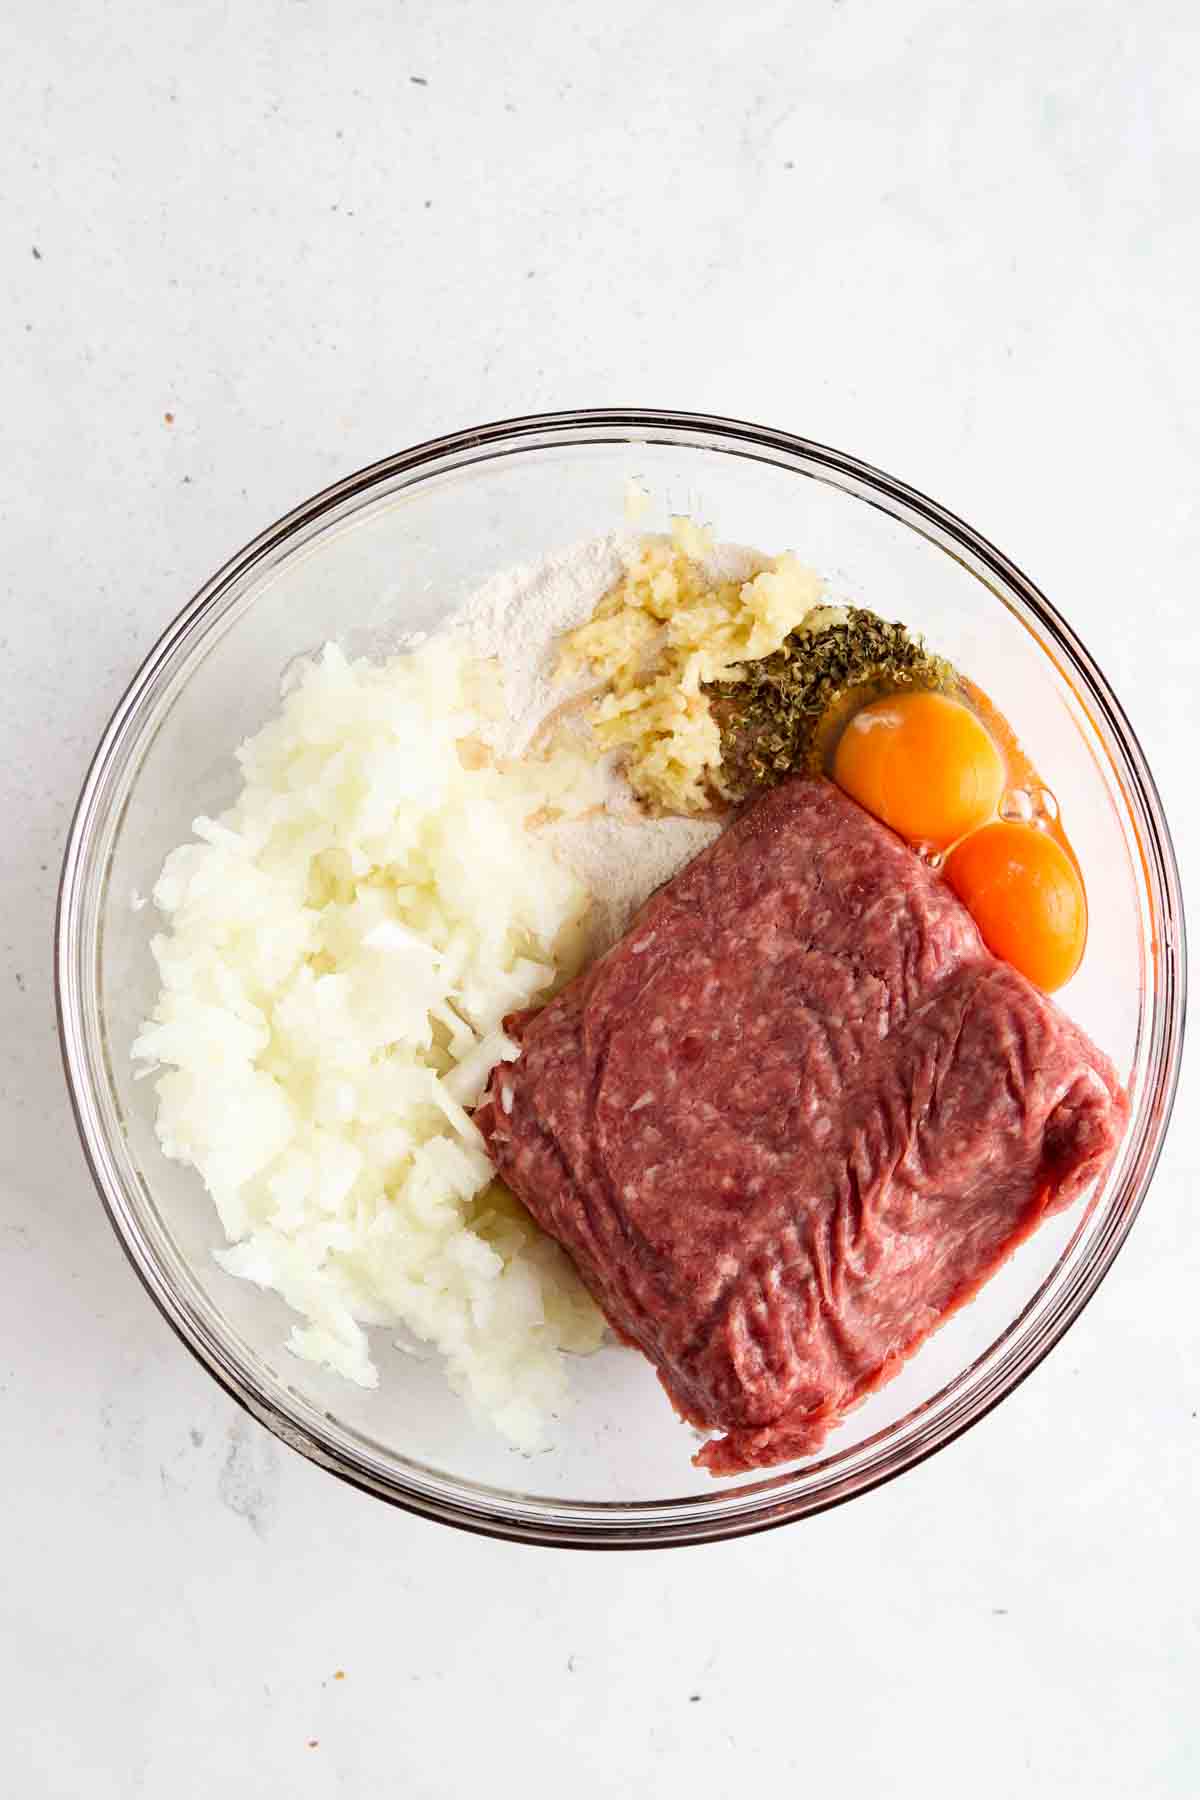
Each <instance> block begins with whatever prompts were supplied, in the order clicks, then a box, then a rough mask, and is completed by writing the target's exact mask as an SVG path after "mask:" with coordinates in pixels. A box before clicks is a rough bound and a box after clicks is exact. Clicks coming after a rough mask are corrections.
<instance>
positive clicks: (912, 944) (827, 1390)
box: [476, 778, 1128, 1474]
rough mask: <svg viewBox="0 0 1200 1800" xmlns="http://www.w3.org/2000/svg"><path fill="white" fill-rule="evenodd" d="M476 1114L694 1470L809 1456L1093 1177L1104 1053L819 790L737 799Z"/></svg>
mask: <svg viewBox="0 0 1200 1800" xmlns="http://www.w3.org/2000/svg"><path fill="white" fill-rule="evenodd" d="M508 1029H509V1030H510V1031H511V1032H512V1033H513V1034H514V1035H515V1036H516V1038H517V1039H518V1041H519V1042H520V1045H521V1055H520V1057H519V1059H518V1060H517V1061H516V1062H514V1063H506V1064H501V1065H500V1066H499V1067H498V1068H497V1070H496V1072H495V1074H494V1076H493V1079H492V1083H491V1088H490V1090H489V1094H488V1096H487V1097H486V1099H485V1102H484V1104H483V1105H482V1106H481V1107H480V1109H479V1112H478V1113H477V1115H476V1118H477V1122H478V1124H479V1125H480V1127H481V1129H482V1130H483V1132H484V1135H485V1137H486V1139H487V1142H488V1145H489V1148H490V1150H491V1153H492V1156H493V1157H494V1159H495V1161H496V1164H497V1166H498V1168H499V1170H500V1173H501V1174H502V1175H503V1177H504V1179H505V1180H506V1181H507V1182H508V1183H509V1185H510V1186H511V1187H512V1188H513V1190H514V1191H515V1192H516V1193H517V1194H518V1195H519V1196H520V1198H521V1199H522V1200H523V1201H524V1203H525V1205H526V1206H527V1207H528V1208H529V1210H530V1212H531V1213H532V1214H533V1215H534V1217H535V1218H536V1219H537V1220H538V1222H539V1223H540V1224H541V1225H542V1226H543V1227H544V1228H545V1229H546V1230H547V1231H548V1232H550V1233H551V1234H552V1235H553V1236H554V1237H556V1238H557V1239H558V1240H559V1242H560V1243H561V1244H563V1245H564V1246H565V1248H566V1249H567V1250H568V1252H569V1253H570V1255H571V1256H572V1257H573V1258H574V1261H575V1263H576V1264H577V1266H578V1268H579V1270H580V1273H581V1274H582V1276H583V1278H584V1280H585V1281H586V1282H587V1284H588V1286H589V1287H590V1288H591V1290H592V1292H593V1294H594V1295H595V1296H596V1298H597V1300H598V1301H599V1303H600V1305H601V1306H602V1307H603V1308H604V1311H605V1313H606V1314H607V1316H608V1318H609V1320H610V1322H611V1323H612V1325H613V1326H614V1327H615V1329H616V1330H617V1332H618V1333H619V1334H620V1335H621V1336H622V1337H623V1338H625V1339H627V1340H628V1341H630V1342H631V1343H634V1344H636V1345H638V1346H640V1348H641V1349H642V1350H644V1351H645V1353H646V1355H647V1356H649V1357H650V1358H651V1360H652V1361H653V1362H654V1364H655V1365H656V1367H657V1369H658V1371H659V1375H660V1377H661V1379H662V1382H663V1385H664V1387H665V1388H666V1390H667V1393H668V1394H669V1395H670V1397H671V1400H672V1401H673V1403H674V1405H675V1407H676V1408H677V1410H678V1411H679V1412H680V1413H681V1414H682V1415H683V1417H684V1418H686V1419H689V1420H691V1421H692V1422H693V1423H694V1424H696V1425H698V1426H701V1427H703V1428H705V1429H708V1430H712V1431H715V1432H720V1433H723V1435H722V1436H720V1437H716V1438H713V1439H712V1440H711V1441H710V1442H709V1443H707V1444H706V1445H705V1447H704V1448H703V1450H702V1451H701V1452H700V1454H699V1456H698V1457H697V1459H696V1460H697V1461H698V1462H699V1463H700V1464H702V1465H703V1466H705V1467H707V1468H709V1469H711V1470H712V1471H713V1472H714V1473H718V1474H730V1473H736V1472H738V1471H741V1470H745V1469H751V1468H757V1467H760V1466H763V1465H767V1464H771V1463H777V1462H782V1461H786V1460H788V1459H790V1458H792V1457H796V1456H802V1455H806V1454H809V1453H811V1452H812V1451H814V1450H816V1449H817V1448H818V1447H819V1445H820V1444H821V1442H822V1440H823V1439H824V1438H825V1436H826V1434H827V1433H828V1431H829V1430H830V1429H831V1427H833V1426H834V1425H836V1424H837V1423H838V1422H839V1420H840V1419H841V1418H842V1416H843V1415H844V1413H845V1412H846V1410H847V1409H848V1408H849V1407H851V1406H853V1405H854V1404H855V1403H856V1402H857V1401H858V1400H860V1399H862V1398H863V1397H864V1395H866V1394H867V1393H869V1392H870V1391H871V1390H872V1389H874V1388H877V1387H878V1386H879V1385H880V1384H881V1383H882V1382H885V1381H887V1380H888V1379H889V1377H890V1376H891V1375H893V1374H894V1373H895V1372H896V1370H897V1369H898V1368H899V1366H900V1364H901V1363H902V1362H903V1361H904V1360H905V1359H906V1358H907V1357H908V1356H910V1355H911V1354H912V1353H913V1351H914V1350H916V1348H917V1347H918V1345H919V1344H920V1343H921V1342H922V1340H923V1339H924V1338H926V1337H927V1336H928V1335H929V1333H930V1332H931V1331H932V1330H934V1329H935V1327H936V1326H937V1325H939V1324H940V1323H941V1322H942V1320H944V1319H945V1318H946V1317H947V1316H948V1315H949V1314H950V1313H951V1312H953V1311H954V1310H955V1309H956V1308H957V1307H959V1306H961V1305H962V1304H963V1302H964V1301H966V1300H969V1299H970V1298H971V1296H972V1295H973V1294H974V1293H975V1292H976V1291H977V1290H978V1289H979V1287H980V1286H981V1285H982V1283H983V1282H984V1281H986V1280H987V1278H988V1276H989V1275H991V1274H992V1273H993V1272H994V1270H995V1269H996V1268H997V1267H998V1265H999V1264H1000V1263H1001V1262H1003V1261H1004V1259H1005V1258H1006V1257H1007V1256H1008V1255H1009V1254H1010V1252H1011V1251H1012V1250H1013V1249H1014V1248H1015V1247H1016V1246H1017V1245H1018V1244H1019V1243H1020V1242H1021V1241H1022V1240H1023V1239H1024V1238H1025V1237H1027V1236H1028V1235H1029V1234H1030V1232H1032V1231H1033V1230H1034V1229H1035V1228H1036V1226H1037V1225H1038V1223H1039V1222H1040V1221H1041V1220H1042V1219H1043V1218H1045V1217H1046V1216H1047V1215H1048V1214H1050V1213H1052V1212H1056V1211H1058V1210H1059V1209H1060V1208H1062V1207H1065V1206H1068V1205H1070V1203H1071V1202H1072V1201H1073V1200H1075V1199H1076V1198H1077V1197H1078V1196H1079V1195H1080V1194H1081V1193H1082V1192H1083V1191H1084V1190H1085V1189H1086V1188H1087V1187H1088V1186H1089V1184H1091V1183H1092V1182H1093V1181H1094V1180H1095V1179H1096V1177H1097V1176H1099V1175H1101V1174H1102V1173H1103V1171H1104V1169H1105V1168H1106V1166H1107V1164H1108V1162H1109V1160H1110V1159H1111V1156H1112V1154H1113V1151H1114V1148H1115V1146H1116V1144H1117V1142H1118V1141H1119V1139H1120V1136H1121V1133H1122V1131H1123V1130H1124V1126H1125V1121H1126V1117H1127V1112H1128V1105H1127V1101H1126V1098H1125V1095H1124V1093H1123V1092H1122V1090H1121V1087H1120V1085H1119V1083H1118V1081H1117V1078H1116V1075H1115V1073H1114V1070H1113V1068H1112V1066H1111V1065H1110V1063H1109V1062H1108V1060H1107V1059H1106V1058H1105V1057H1104V1056H1103V1055H1101V1053H1100V1052H1099V1051H1098V1050H1096V1049H1095V1048H1094V1047H1093V1046H1092V1045H1091V1044H1090V1043H1089V1042H1088V1040H1087V1038H1086V1037H1085V1036H1084V1035H1083V1033H1082V1032H1080V1031H1079V1030H1078V1029H1077V1027H1076V1026H1074V1025H1073V1024H1072V1023H1071V1022H1070V1020H1068V1019H1067V1018H1066V1017H1065V1015H1064V1014H1063V1013H1061V1012H1060V1011H1059V1010H1058V1008H1057V1007H1056V1006H1054V1005H1053V1004H1052V1003H1051V1002H1050V1001H1049V1000H1047V999H1046V997H1045V996H1044V995H1043V994H1041V993H1039V992H1038V991H1037V990H1036V989H1034V988H1033V987H1031V986H1030V984H1029V983H1028V982H1027V981H1026V980H1025V979H1024V978H1023V977H1022V976H1020V975H1018V974H1017V973H1016V972H1015V970H1013V969H1011V968H1009V967H1008V966H1007V965H1006V964H1003V963H1000V962H998V961H996V959H995V958H994V957H993V956H991V955H990V953H989V952H988V951H987V950H986V949H985V947H984V945H983V943H982V941H981V939H980V937H979V934H978V932H977V931H976V929H975V925H974V923H973V921H972V919H971V917H970V915H969V913H968V912H967V911H966V909H965V908H964V907H963V906H962V904H961V903H960V902H959V900H958V899H957V898H956V896H955V895H954V894H953V893H952V891H951V890H950V888H949V887H948V885H947V884H946V882H945V881H943V880H941V879H940V878H939V877H938V876H937V875H935V874H933V873H932V872H931V871H930V870H928V869H927V868H926V867H925V866H924V865H923V864H922V863H921V861H920V860H919V858H918V857H916V856H915V855H914V854H913V852H912V851H911V850H909V849H908V848H907V847H906V846H905V845H904V844H902V843H901V842H900V840H899V839H898V838H896V837H894V836H893V835H892V833H891V832H890V831H888V830H887V829H886V828H885V827H884V826H882V825H880V824H878V823H877V822H876V821H875V820H874V819H872V818H870V817H869V816H868V815H867V814H866V813H864V812H863V811H862V810H861V809H860V808H859V807H858V806H857V805H856V804H855V803H854V802H853V801H851V800H849V799H848V798H847V797H846V796H845V795H844V794H842V793H841V792H840V790H838V789H837V788H835V787H833V786H832V785H830V784H829V783H828V782H825V781H814V780H808V779H802V778H796V779H793V780H790V781H787V782H785V783H784V784H783V785H782V786H780V787H778V788H776V789H775V790H774V791H772V792H770V793H768V794H766V795H765V796H764V797H763V798H762V799H760V800H759V801H758V802H757V803H756V804H755V805H754V806H752V807H751V808H750V809H749V810H748V811H747V812H745V813H744V814H743V815H742V816H741V817H740V818H739V819H738V820H737V821H736V822H735V823H734V824H733V825H731V826H730V828H729V830H728V831H726V832H725V834H724V835H723V836H722V837H721V838H720V839H719V840H718V841H717V843H716V844H714V845H713V847H712V848H711V849H710V850H708V851H706V852H705V853H704V854H703V855H702V856H699V857H698V858H697V859H696V860H695V862H693V863H691V864H689V865H688V867H687V868H686V869H684V870H683V871H682V872H681V873H680V874H679V875H678V876H676V877H675V879H674V880H673V881H671V882H670V883H669V884H668V885H667V886H666V887H664V888H662V889H660V890H659V892H658V893H657V894H656V895H654V896H653V897H652V898H651V899H650V901H648V902H647V904H646V906H645V907H644V908H643V909H642V911H641V913H640V914H639V915H638V917H637V918H636V920H635V921H634V924H633V926H632V928H631V929H630V931H629V932H628V934H627V935H626V936H625V937H624V938H623V939H622V940H621V942H620V943H619V944H617V945H616V946H615V948H614V949H613V950H611V951H610V952H609V954H608V955H607V956H606V957H604V958H603V959H602V960H601V961H600V962H598V963H596V964H595V965H593V967H592V968H590V969H589V970H588V971H587V972H586V973H585V974H584V975H582V976H581V977H580V978H579V979H578V980H577V981H575V982H573V983H572V984H571V986H570V987H568V988H566V989H565V990H564V991H563V993H561V994H560V995H559V996H558V998H557V999H555V1000H553V1001H552V1002H551V1003H550V1004H549V1005H548V1006H546V1007H545V1008H543V1009H542V1010H541V1011H540V1012H535V1013H526V1014H522V1015H519V1016H517V1017H516V1018H515V1019H513V1020H511V1021H510V1022H509V1026H508Z"/></svg>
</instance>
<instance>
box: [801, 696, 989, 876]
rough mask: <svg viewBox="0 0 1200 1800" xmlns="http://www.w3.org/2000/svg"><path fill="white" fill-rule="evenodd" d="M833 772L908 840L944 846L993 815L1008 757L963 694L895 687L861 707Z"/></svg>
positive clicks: (840, 747) (853, 795)
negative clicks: (897, 691) (953, 697)
mask: <svg viewBox="0 0 1200 1800" xmlns="http://www.w3.org/2000/svg"><path fill="white" fill-rule="evenodd" d="M833 778H834V780H835V781H836V782H837V784H838V786H839V787H841V788H844V789H845V791H846V793H848V794H849V795H850V797H851V798H852V799H854V800H857V801H858V803H859V805H860V806H863V807H865V808H866V810H867V811H868V812H869V813H874V815H875V817H876V818H877V819H882V820H883V823H884V824H885V825H890V826H891V828H892V830H893V831H897V832H899V834H900V836H901V837H903V838H907V839H908V840H909V842H910V843H914V844H927V845H929V846H930V847H931V848H932V849H935V850H945V849H947V848H948V847H949V846H950V845H951V844H954V843H957V841H958V840H959V838H961V837H965V836H966V834H967V832H969V831H974V830H975V828H976V827H977V826H979V825H982V824H983V823H984V821H985V820H987V819H991V818H994V817H995V814H996V809H997V807H998V806H999V804H1000V796H1001V794H1002V793H1003V792H1004V780H1005V774H1004V759H1003V757H1002V756H1001V754H1000V752H999V750H998V749H997V747H996V744H995V742H994V741H993V739H992V737H991V736H990V734H989V733H988V731H987V730H986V728H985V727H984V725H983V724H982V723H981V722H980V720H979V719H978V718H977V717H976V715H975V714H974V713H973V712H972V711H971V709H970V707H969V706H964V705H963V704H962V702H961V701H959V700H951V699H948V698H947V696H946V695H945V694H894V695H892V696H891V697H890V698H889V699H885V700H875V701H873V702H872V703H871V705H869V706H864V707H863V709H862V711H861V712H857V713H855V715H854V717H853V718H852V719H851V720H850V723H849V724H848V725H847V726H846V729H845V731H844V732H843V733H842V736H841V738H840V740H839V742H838V747H837V750H836V752H835V755H834V759H833Z"/></svg>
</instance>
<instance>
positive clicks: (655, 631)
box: [562, 518, 821, 813]
mask: <svg viewBox="0 0 1200 1800" xmlns="http://www.w3.org/2000/svg"><path fill="white" fill-rule="evenodd" d="M714 550H715V546H714V544H713V540H712V535H711V533H710V532H709V531H708V530H707V529H706V528H705V527H703V526H701V525H697V524H696V523H695V522H694V521H693V520H691V519H685V518H675V519H672V521H671V536H670V538H665V537H646V538H643V539H642V540H641V542H640V543H639V545H638V547H637V552H636V555H635V556H634V558H633V560H632V561H631V563H630V564H629V567H628V570H627V572H626V574H625V576H624V577H623V579H622V580H621V581H620V582H618V584H617V585H616V587H614V588H613V589H612V590H611V592H610V593H608V594H606V595H605V597H604V599H603V600H602V601H601V602H600V604H599V606H598V607H597V608H596V611H595V613H594V615H593V617H592V618H591V619H590V620H589V622H588V623H587V624H586V625H581V626H579V627H578V629H577V630H575V631H573V632H571V633H570V635H569V636H568V637H567V639H566V641H565V645H564V649H563V659H562V667H563V669H564V670H565V671H567V672H570V673H575V672H577V671H579V670H580V669H584V668H586V669H589V670H590V671H591V672H592V674H594V675H596V676H598V677H599V678H600V680H601V681H602V682H603V684H604V689H605V691H604V693H603V694H602V695H601V696H600V698H599V699H598V700H597V701H596V702H595V705H594V707H593V711H592V728H593V731H594V733H595V736H596V738H597V740H598V741H599V743H600V744H601V745H602V746H603V747H604V748H605V749H620V750H625V751H626V752H627V753H628V754H627V759H626V762H625V773H626V776H627V777H628V780H629V783H630V786H631V787H632V788H633V790H634V792H635V793H636V794H638V795H639V796H640V798H641V799H643V800H644V801H646V802H647V803H648V804H649V805H651V806H653V807H656V808H660V809H662V810H663V811H665V812H672V813H698V812H705V811H707V810H708V809H709V807H710V806H711V805H712V801H713V798H714V794H715V795H720V794H721V793H722V792H723V791H724V790H723V787H722V782H721V734H720V731H719V729H718V727H717V723H716V720H715V719H714V717H713V714H712V710H711V707H710V705H709V698H708V695H707V694H706V693H705V691H704V684H705V683H707V682H713V681H724V682H728V681H736V680H738V679H739V674H740V670H741V667H742V665H743V664H745V663H747V662H755V661H758V660H759V658H761V657H764V656H770V655H771V654H772V653H773V652H774V651H776V650H778V649H779V647H780V645H781V644H782V643H783V641H784V639H785V638H786V637H787V636H788V634H789V632H792V631H794V630H795V628H796V626H797V625H799V624H800V623H801V621H802V620H803V619H804V618H805V616H806V615H807V614H808V613H809V612H811V611H812V609H813V608H814V607H815V606H817V605H818V603H819V601H820V596H821V582H820V578H819V577H818V576H817V575H816V574H814V573H813V571H812V570H811V569H806V568H805V567H804V566H803V564H801V563H800V562H798V561H797V559H796V558H795V557H794V556H793V555H791V554H790V552H789V553H788V554H785V555H783V556H778V557H775V558H773V559H767V558H763V559H762V562H761V566H760V567H759V568H758V569H757V570H756V571H755V573H754V574H753V575H751V577H750V578H749V580H746V581H731V580H726V579H722V578H721V577H720V576H718V575H715V574H714V573H713V559H714Z"/></svg>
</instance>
